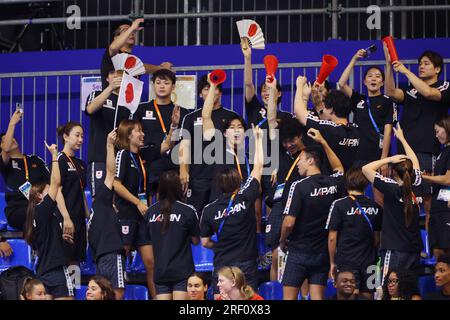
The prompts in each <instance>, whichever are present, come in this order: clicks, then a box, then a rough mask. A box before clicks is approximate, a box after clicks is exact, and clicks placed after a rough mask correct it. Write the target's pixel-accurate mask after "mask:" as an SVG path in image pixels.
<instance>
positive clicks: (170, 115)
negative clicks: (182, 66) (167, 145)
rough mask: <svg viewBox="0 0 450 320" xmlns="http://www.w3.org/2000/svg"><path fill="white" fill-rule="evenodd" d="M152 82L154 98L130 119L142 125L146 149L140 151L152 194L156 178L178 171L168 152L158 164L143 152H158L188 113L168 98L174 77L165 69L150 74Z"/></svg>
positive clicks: (143, 104)
mask: <svg viewBox="0 0 450 320" xmlns="http://www.w3.org/2000/svg"><path fill="white" fill-rule="evenodd" d="M152 82H153V86H154V88H155V95H156V98H155V99H154V100H151V101H149V102H143V103H141V104H139V107H138V109H137V110H136V112H135V113H134V115H133V119H134V120H137V121H140V122H141V123H142V129H143V131H144V134H145V140H144V145H145V148H143V149H142V150H141V153H142V156H143V157H144V159H145V160H146V162H147V164H148V165H149V182H150V183H151V184H152V192H154V191H155V184H157V180H158V177H159V176H160V175H161V174H162V173H163V172H164V171H169V170H178V167H177V166H176V164H175V163H174V162H173V161H172V159H171V154H170V152H168V153H167V154H166V155H164V156H163V157H161V158H160V159H158V160H153V159H151V157H149V156H148V155H147V153H146V150H147V149H148V148H159V146H160V145H161V143H162V142H163V141H164V140H165V139H166V137H167V136H168V135H169V131H170V130H176V129H178V128H179V122H180V121H179V119H182V118H183V117H184V116H185V115H186V114H187V113H188V110H187V109H184V108H180V107H179V106H175V104H174V103H173V102H172V100H171V95H172V93H173V92H174V90H175V82H176V77H175V73H173V72H172V71H170V70H167V69H161V70H159V71H157V72H155V73H154V74H153V78H152ZM178 110H179V111H178ZM175 118H176V119H175ZM171 126H172V127H171ZM177 140H178V135H176V137H172V139H171V141H172V142H175V141H177ZM172 147H173V145H172Z"/></svg>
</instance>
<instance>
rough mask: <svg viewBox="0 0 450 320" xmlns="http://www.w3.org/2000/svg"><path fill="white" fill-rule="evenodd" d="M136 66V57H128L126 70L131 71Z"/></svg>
mask: <svg viewBox="0 0 450 320" xmlns="http://www.w3.org/2000/svg"><path fill="white" fill-rule="evenodd" d="M135 65H136V58H135V57H132V56H130V57H128V58H127V60H125V69H131V68H133V67H134V66H135Z"/></svg>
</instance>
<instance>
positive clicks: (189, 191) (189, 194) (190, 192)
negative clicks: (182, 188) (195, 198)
mask: <svg viewBox="0 0 450 320" xmlns="http://www.w3.org/2000/svg"><path fill="white" fill-rule="evenodd" d="M191 196H192V189H188V190H187V193H186V197H187V198H190V197H191Z"/></svg>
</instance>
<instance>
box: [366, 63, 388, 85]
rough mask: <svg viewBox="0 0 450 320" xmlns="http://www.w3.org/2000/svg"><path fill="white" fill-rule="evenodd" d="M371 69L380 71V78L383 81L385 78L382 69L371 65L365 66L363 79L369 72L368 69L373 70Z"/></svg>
mask: <svg viewBox="0 0 450 320" xmlns="http://www.w3.org/2000/svg"><path fill="white" fill-rule="evenodd" d="M373 69H375V70H378V71H380V73H381V78H382V79H383V81H384V80H385V79H386V75H385V74H384V70H383V69H381V68H380V67H378V66H371V67H369V68H367V69H366V71H365V72H364V78H363V79H365V78H366V77H367V74H368V73H369V71H370V70H373Z"/></svg>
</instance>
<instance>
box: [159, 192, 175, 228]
mask: <svg viewBox="0 0 450 320" xmlns="http://www.w3.org/2000/svg"><path fill="white" fill-rule="evenodd" d="M160 204H161V213H162V215H163V220H162V226H161V233H162V234H164V233H166V232H167V229H169V224H170V213H171V211H172V204H171V203H170V201H169V199H164V200H161V201H160Z"/></svg>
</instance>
